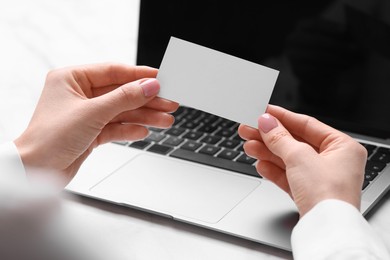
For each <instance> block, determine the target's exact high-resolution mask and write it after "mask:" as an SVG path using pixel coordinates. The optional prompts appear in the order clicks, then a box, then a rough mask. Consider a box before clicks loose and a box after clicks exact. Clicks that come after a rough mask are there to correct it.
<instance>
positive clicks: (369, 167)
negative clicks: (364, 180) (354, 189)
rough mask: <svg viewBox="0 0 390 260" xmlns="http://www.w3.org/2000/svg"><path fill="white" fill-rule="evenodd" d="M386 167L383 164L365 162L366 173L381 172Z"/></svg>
mask: <svg viewBox="0 0 390 260" xmlns="http://www.w3.org/2000/svg"><path fill="white" fill-rule="evenodd" d="M385 167H386V164H385V163H382V162H373V161H367V163H366V171H373V172H381V171H382V170H383V169H384V168H385Z"/></svg>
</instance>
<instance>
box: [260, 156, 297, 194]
mask: <svg viewBox="0 0 390 260" xmlns="http://www.w3.org/2000/svg"><path fill="white" fill-rule="evenodd" d="M256 170H257V171H258V172H259V173H260V175H261V176H263V177H264V178H265V179H267V180H270V181H272V182H273V183H275V184H276V185H277V186H278V187H279V188H281V189H282V190H284V191H285V192H287V193H288V194H290V196H291V190H290V185H289V184H288V181H287V177H286V172H285V170H283V169H281V168H279V167H278V166H277V165H275V164H273V163H272V162H268V161H259V162H257V164H256Z"/></svg>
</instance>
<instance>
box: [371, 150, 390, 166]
mask: <svg viewBox="0 0 390 260" xmlns="http://www.w3.org/2000/svg"><path fill="white" fill-rule="evenodd" d="M370 161H375V162H383V163H389V162H390V154H389V153H383V152H380V151H379V149H378V151H376V152H375V153H374V155H373V156H372V157H371V158H370Z"/></svg>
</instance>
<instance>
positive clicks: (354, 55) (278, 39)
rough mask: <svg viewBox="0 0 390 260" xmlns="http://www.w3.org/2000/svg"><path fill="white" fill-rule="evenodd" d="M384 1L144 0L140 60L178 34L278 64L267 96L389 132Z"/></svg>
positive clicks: (157, 53)
mask: <svg viewBox="0 0 390 260" xmlns="http://www.w3.org/2000/svg"><path fill="white" fill-rule="evenodd" d="M345 2H350V4H344V3H345ZM387 2H388V1H374V0H367V1H329V0H328V1H326V0H324V1H312V0H309V1H303V0H301V1H291V0H278V1H216V0H212V1H210V0H208V1H203V0H196V1H195V0H194V1H180V0H171V1H158V0H141V10H140V23H139V37H138V54H137V64H139V65H149V66H153V67H157V68H158V67H159V66H160V63H161V61H162V57H163V55H164V51H165V48H166V47H167V44H168V41H169V38H170V36H175V37H178V38H181V39H184V40H187V41H191V42H194V43H197V44H200V45H203V46H206V47H209V48H212V49H215V50H219V51H222V52H225V53H228V54H231V55H234V56H237V57H240V58H243V59H246V60H250V61H253V62H256V63H260V64H262V65H266V66H268V67H271V68H274V69H277V70H279V71H280V75H279V78H278V81H277V84H276V87H275V89H274V92H273V94H272V97H271V101H270V103H271V104H276V105H280V106H283V107H286V108H288V109H290V110H293V111H296V112H301V113H305V114H309V115H312V116H315V117H317V118H318V119H320V120H322V121H324V122H326V123H327V124H330V125H332V126H334V127H336V128H338V129H341V130H344V131H349V132H354V133H360V134H365V135H371V136H376V137H379V138H390V116H389V111H390V26H389V24H390V22H389V19H387V17H389V15H388V13H389V12H390V5H389V4H387ZM387 10H388V11H389V12H387ZM386 20H387V21H386ZM254 87H256V86H254ZM184 105H185V104H184Z"/></svg>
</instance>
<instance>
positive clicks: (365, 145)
mask: <svg viewBox="0 0 390 260" xmlns="http://www.w3.org/2000/svg"><path fill="white" fill-rule="evenodd" d="M361 145H363V146H364V147H365V148H366V149H367V154H368V156H370V155H371V154H372V153H373V152H374V150H375V148H376V146H375V145H372V144H362V143H361Z"/></svg>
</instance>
